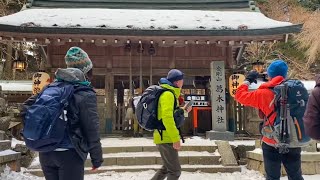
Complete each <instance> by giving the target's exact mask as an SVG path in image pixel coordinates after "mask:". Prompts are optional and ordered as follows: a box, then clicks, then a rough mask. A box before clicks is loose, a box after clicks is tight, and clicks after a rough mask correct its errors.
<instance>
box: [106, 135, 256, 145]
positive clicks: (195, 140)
mask: <svg viewBox="0 0 320 180" xmlns="http://www.w3.org/2000/svg"><path fill="white" fill-rule="evenodd" d="M101 143H102V146H103V147H118V146H121V147H128V146H154V143H153V139H152V138H102V139H101ZM229 143H230V144H231V145H234V146H238V145H248V146H254V144H255V142H254V140H235V141H229ZM214 145H216V144H215V142H214V141H211V140H209V139H204V138H202V137H198V136H193V137H190V138H186V139H185V143H184V144H182V146H214Z"/></svg>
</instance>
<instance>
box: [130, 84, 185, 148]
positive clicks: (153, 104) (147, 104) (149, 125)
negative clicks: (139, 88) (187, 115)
mask: <svg viewBox="0 0 320 180" xmlns="http://www.w3.org/2000/svg"><path fill="white" fill-rule="evenodd" d="M165 91H171V90H169V89H166V88H162V87H161V86H157V85H153V86H150V87H148V88H147V89H146V90H145V91H144V92H143V94H142V96H141V98H140V100H139V102H138V104H137V107H136V109H135V112H136V116H137V119H138V123H139V125H140V126H141V127H142V128H144V129H145V130H147V131H154V130H157V131H158V132H159V133H160V136H161V140H162V131H163V130H166V128H165V127H164V125H163V123H162V120H158V103H159V98H160V95H161V94H162V93H164V92H165ZM171 92H172V91H171ZM172 93H173V92H172ZM173 112H174V114H173V116H174V121H175V123H176V126H177V128H178V130H179V133H180V136H181V139H182V142H184V139H183V137H182V135H181V130H180V127H181V126H182V125H183V124H184V120H185V119H184V111H183V109H181V108H179V107H177V99H176V97H175V96H174V110H173Z"/></svg>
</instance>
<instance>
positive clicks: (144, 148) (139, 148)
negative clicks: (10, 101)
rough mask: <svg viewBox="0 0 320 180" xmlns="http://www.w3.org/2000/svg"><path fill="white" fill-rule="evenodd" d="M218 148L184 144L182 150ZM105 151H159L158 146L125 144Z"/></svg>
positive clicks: (104, 148)
mask: <svg viewBox="0 0 320 180" xmlns="http://www.w3.org/2000/svg"><path fill="white" fill-rule="evenodd" d="M217 149H218V146H216V145H212V146H195V145H192V146H191V145H189V146H182V147H181V150H180V151H199V152H202V151H207V152H209V153H214V152H215V151H216V150H217ZM102 150H103V153H104V154H107V153H122V152H158V149H157V147H156V146H141V145H140V146H123V147H110V146H108V147H102Z"/></svg>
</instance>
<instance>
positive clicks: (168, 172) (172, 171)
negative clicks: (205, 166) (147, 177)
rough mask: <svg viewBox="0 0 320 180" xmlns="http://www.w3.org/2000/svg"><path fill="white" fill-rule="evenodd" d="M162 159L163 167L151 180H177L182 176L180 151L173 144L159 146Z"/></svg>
mask: <svg viewBox="0 0 320 180" xmlns="http://www.w3.org/2000/svg"><path fill="white" fill-rule="evenodd" d="M157 147H158V149H159V151H160V155H161V158H162V162H163V166H162V167H161V169H159V170H158V171H157V173H156V174H155V175H154V176H153V178H152V179H151V180H163V179H165V178H166V177H167V180H177V179H179V177H180V175H181V166H180V162H179V155H178V151H177V150H175V149H174V148H173V146H172V144H159V145H157Z"/></svg>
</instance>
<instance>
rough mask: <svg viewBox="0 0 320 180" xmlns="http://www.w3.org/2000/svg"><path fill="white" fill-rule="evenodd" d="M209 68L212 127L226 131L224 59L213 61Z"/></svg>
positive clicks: (215, 129)
mask: <svg viewBox="0 0 320 180" xmlns="http://www.w3.org/2000/svg"><path fill="white" fill-rule="evenodd" d="M210 66H211V67H210V68H211V102H212V103H211V104H212V129H213V130H214V131H226V130H227V122H226V92H225V89H226V87H225V86H226V78H225V66H224V61H213V62H211V64H210Z"/></svg>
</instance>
